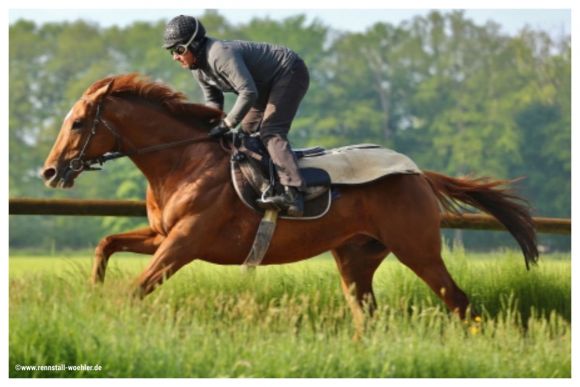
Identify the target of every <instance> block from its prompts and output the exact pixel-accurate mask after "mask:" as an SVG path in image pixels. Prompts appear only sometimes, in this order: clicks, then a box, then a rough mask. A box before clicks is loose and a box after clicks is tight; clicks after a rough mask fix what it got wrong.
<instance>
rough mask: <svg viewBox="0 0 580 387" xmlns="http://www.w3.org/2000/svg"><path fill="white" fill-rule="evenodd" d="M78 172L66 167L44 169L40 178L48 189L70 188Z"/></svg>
mask: <svg viewBox="0 0 580 387" xmlns="http://www.w3.org/2000/svg"><path fill="white" fill-rule="evenodd" d="M79 173H80V171H73V170H71V169H70V168H69V167H68V166H65V167H63V168H57V167H56V166H48V167H45V168H44V169H43V170H42V172H41V173H40V176H41V177H42V179H43V180H44V185H45V186H47V187H49V188H71V187H72V186H73V185H74V180H75V178H76V177H77V176H78V174H79Z"/></svg>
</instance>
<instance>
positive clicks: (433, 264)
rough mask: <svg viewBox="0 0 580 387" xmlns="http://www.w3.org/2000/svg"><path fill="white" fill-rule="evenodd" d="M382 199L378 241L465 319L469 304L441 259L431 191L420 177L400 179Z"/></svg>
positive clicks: (437, 216) (436, 210)
mask: <svg viewBox="0 0 580 387" xmlns="http://www.w3.org/2000/svg"><path fill="white" fill-rule="evenodd" d="M387 183H388V182H387ZM384 189H385V191H384V193H383V195H387V196H388V198H389V200H388V201H384V200H383V202H382V203H388V206H389V207H387V208H386V209H384V211H383V212H380V211H377V212H375V213H377V214H378V215H381V214H383V213H388V214H389V216H388V220H387V222H385V221H384V220H383V219H381V218H378V219H377V220H376V222H377V224H382V227H381V230H380V238H381V241H382V242H383V243H384V244H386V245H388V246H389V248H390V249H391V251H392V252H393V254H395V255H396V256H397V258H398V259H399V261H401V262H402V263H403V264H404V265H406V266H408V267H409V268H410V269H411V270H413V271H414V272H415V274H417V275H418V276H419V277H420V278H421V279H422V280H423V281H425V282H426V283H427V285H429V287H430V288H431V289H432V290H433V291H434V292H435V294H437V296H438V297H439V298H441V299H442V300H443V302H445V304H446V305H447V307H448V308H449V309H450V310H451V311H453V312H455V313H457V314H459V316H460V317H461V318H464V317H465V313H466V310H467V307H468V305H469V300H468V299H467V296H466V295H465V293H464V292H463V291H462V290H461V289H460V288H459V287H458V286H457V284H456V283H455V281H453V278H451V275H450V274H449V272H448V271H447V268H446V267H445V264H444V263H443V259H442V258H441V229H440V214H439V204H438V202H437V199H436V197H435V196H434V195H433V191H432V190H431V188H430V186H429V185H428V184H427V183H426V181H425V180H424V179H423V178H422V177H420V176H414V175H409V176H401V177H398V178H396V179H392V180H391V183H390V185H388V184H385V188H384Z"/></svg>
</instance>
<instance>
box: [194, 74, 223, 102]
mask: <svg viewBox="0 0 580 387" xmlns="http://www.w3.org/2000/svg"><path fill="white" fill-rule="evenodd" d="M197 81H198V83H199V87H200V88H201V91H202V92H203V97H204V99H205V104H206V105H207V106H210V107H212V108H216V109H219V110H224V93H223V92H222V91H221V90H220V89H218V88H217V87H215V86H212V85H210V84H209V83H208V82H207V81H205V80H204V79H203V78H202V77H200V76H199V75H198V76H197Z"/></svg>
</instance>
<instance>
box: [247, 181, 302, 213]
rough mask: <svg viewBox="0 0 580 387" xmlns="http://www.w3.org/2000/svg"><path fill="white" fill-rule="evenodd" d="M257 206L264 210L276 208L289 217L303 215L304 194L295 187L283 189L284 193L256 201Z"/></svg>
mask: <svg viewBox="0 0 580 387" xmlns="http://www.w3.org/2000/svg"><path fill="white" fill-rule="evenodd" d="M258 206H260V207H261V208H264V209H271V208H277V209H279V210H286V213H287V214H288V215H289V216H293V217H297V218H299V217H301V216H302V215H304V194H303V193H302V192H301V191H300V190H299V189H298V188H296V187H289V186H285V187H284V192H282V193H280V194H278V195H273V196H269V197H267V198H264V199H259V200H258Z"/></svg>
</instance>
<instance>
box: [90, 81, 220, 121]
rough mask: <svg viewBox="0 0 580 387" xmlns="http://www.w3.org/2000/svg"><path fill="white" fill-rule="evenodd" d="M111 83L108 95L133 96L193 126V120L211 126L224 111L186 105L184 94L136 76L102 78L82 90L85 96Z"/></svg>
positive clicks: (192, 104)
mask: <svg viewBox="0 0 580 387" xmlns="http://www.w3.org/2000/svg"><path fill="white" fill-rule="evenodd" d="M111 82H112V85H111V88H110V89H109V93H108V94H109V95H116V96H134V97H139V98H141V99H144V100H146V101H148V102H151V103H153V104H155V105H159V106H160V107H162V108H163V109H165V110H167V111H168V112H169V113H171V114H172V115H173V116H174V117H177V118H180V119H182V120H184V121H185V122H187V123H188V124H192V119H193V120H195V121H201V122H202V123H205V124H211V123H213V122H215V121H216V120H218V119H220V118H221V117H222V116H223V112H222V111H221V110H218V109H214V108H211V107H209V106H206V105H201V104H195V103H191V102H188V100H187V97H186V95H185V94H183V93H181V92H178V91H175V90H173V89H171V88H170V87H169V86H167V85H165V84H163V83H161V82H153V81H151V80H149V79H148V78H146V77H143V76H142V75H140V74H138V73H131V74H122V75H115V76H110V77H107V78H103V79H101V80H99V81H96V82H95V83H93V84H92V85H91V86H89V88H88V89H87V90H86V91H85V93H84V95H85V96H88V95H90V94H92V93H94V92H95V91H96V90H98V89H100V88H101V87H103V86H105V85H107V84H109V83H111Z"/></svg>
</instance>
